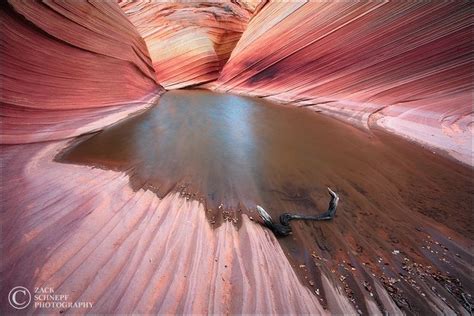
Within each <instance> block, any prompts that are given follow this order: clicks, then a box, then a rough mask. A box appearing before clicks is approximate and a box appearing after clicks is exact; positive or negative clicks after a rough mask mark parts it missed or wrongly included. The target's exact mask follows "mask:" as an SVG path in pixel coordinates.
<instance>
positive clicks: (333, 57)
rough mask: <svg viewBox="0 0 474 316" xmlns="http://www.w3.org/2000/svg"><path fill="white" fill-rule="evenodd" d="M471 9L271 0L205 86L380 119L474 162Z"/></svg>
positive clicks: (360, 119)
mask: <svg viewBox="0 0 474 316" xmlns="http://www.w3.org/2000/svg"><path fill="white" fill-rule="evenodd" d="M470 12H471V10H470V4H469V3H468V2H466V1H458V2H453V3H451V2H449V3H448V2H436V3H434V2H423V3H420V2H412V1H405V2H400V1H398V2H397V1H395V2H370V3H369V2H367V3H358V2H351V1H334V2H330V1H329V2H328V1H325V2H311V3H305V2H291V3H286V2H285V3H283V2H269V3H267V4H266V5H265V6H264V7H263V8H262V9H261V10H260V11H259V12H258V13H257V14H256V15H255V16H254V17H253V18H252V20H251V21H250V23H249V24H248V26H247V28H246V30H245V32H244V34H243V35H242V38H241V39H240V41H239V42H238V44H237V46H236V47H235V49H234V51H233V52H232V55H231V57H230V59H229V61H228V62H227V64H226V65H225V67H224V69H223V70H222V73H221V75H220V77H219V79H218V81H217V83H213V84H211V85H210V86H212V87H214V88H215V89H216V90H218V91H228V92H234V93H244V94H250V95H255V96H261V97H267V98H271V99H275V100H278V101H281V102H288V103H292V104H295V105H298V106H307V107H311V108H312V109H314V110H316V111H321V112H324V113H326V114H329V115H333V116H335V117H338V118H341V119H343V120H345V121H348V122H350V123H352V124H356V125H360V126H364V127H368V126H381V127H383V128H385V129H387V130H389V131H391V132H393V133H395V134H398V135H401V136H405V137H408V138H410V139H412V140H415V141H417V142H419V143H422V144H428V145H431V146H433V147H436V148H439V149H442V150H446V151H448V152H449V154H451V155H452V156H453V157H455V158H456V159H459V160H461V161H463V162H465V163H468V164H471V165H472V144H471V142H472V134H473V110H472V101H473V99H472V89H473V84H472V83H473V76H472V67H473V61H472V58H471V54H472V47H473V37H472V26H471V22H470V21H471V13H470Z"/></svg>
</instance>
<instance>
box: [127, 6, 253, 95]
mask: <svg viewBox="0 0 474 316" xmlns="http://www.w3.org/2000/svg"><path fill="white" fill-rule="evenodd" d="M120 5H121V7H122V9H123V10H124V12H125V13H126V14H127V16H128V18H129V19H130V20H131V21H132V23H133V24H134V25H135V26H136V28H137V30H138V32H139V33H140V34H141V35H142V37H143V38H144V39H145V41H146V43H147V46H148V50H149V51H150V56H151V59H152V61H153V67H154V69H155V71H156V74H157V77H158V78H159V81H160V83H161V84H162V85H163V86H164V87H165V88H166V89H177V88H182V87H186V86H190V85H196V84H199V83H203V82H209V81H213V80H215V79H217V77H218V76H219V72H220V70H221V69H222V67H223V66H224V64H225V63H226V61H227V59H228V58H229V56H230V53H231V51H232V49H233V48H234V46H235V44H236V43H237V41H238V40H239V38H240V36H241V34H242V32H243V31H244V29H245V26H246V24H247V22H248V20H249V19H250V17H251V13H252V11H253V10H254V9H255V4H254V3H252V2H251V1H250V2H249V3H246V2H230V1H229V2H227V1H159V2H158V1H157V2H153V1H152V2H149V1H121V2H120Z"/></svg>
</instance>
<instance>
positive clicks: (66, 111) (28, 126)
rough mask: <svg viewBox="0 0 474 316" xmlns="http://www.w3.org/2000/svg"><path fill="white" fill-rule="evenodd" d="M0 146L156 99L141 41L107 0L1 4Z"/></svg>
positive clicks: (67, 131)
mask: <svg viewBox="0 0 474 316" xmlns="http://www.w3.org/2000/svg"><path fill="white" fill-rule="evenodd" d="M0 23H1V25H0V32H1V33H0V34H1V39H2V41H1V51H0V60H1V72H2V75H1V76H0V86H1V89H2V93H1V95H0V102H1V108H0V113H1V116H2V120H1V134H0V141H1V143H4V144H18V143H31V142H38V141H45V140H51V139H62V138H65V137H71V136H75V135H79V134H81V133H84V132H87V131H88V129H84V126H85V125H87V124H92V125H94V124H93V123H94V121H97V120H100V119H102V118H103V117H105V116H108V117H109V118H111V116H110V114H112V113H115V114H116V116H117V117H119V116H120V117H123V116H124V115H125V114H126V112H127V111H130V110H132V109H133V110H134V111H136V110H137V109H139V108H143V107H144V106H147V105H149V102H150V101H151V102H152V101H153V100H155V99H156V97H157V96H158V94H159V93H160V92H161V91H162V88H161V87H160V86H159V84H158V83H157V81H156V77H155V73H154V71H153V68H152V65H151V61H150V58H149V56H148V51H147V48H146V45H145V43H144V41H143V40H142V39H141V38H140V35H139V34H138V33H137V32H136V30H135V29H134V27H133V25H132V24H131V23H130V22H129V21H128V20H127V18H126V17H125V15H124V14H123V12H122V11H121V10H120V8H119V6H118V5H117V4H116V3H114V2H111V1H108V2H104V1H89V2H86V1H72V2H58V3H56V2H50V1H47V2H36V1H11V2H9V3H8V2H2V4H1V11H0Z"/></svg>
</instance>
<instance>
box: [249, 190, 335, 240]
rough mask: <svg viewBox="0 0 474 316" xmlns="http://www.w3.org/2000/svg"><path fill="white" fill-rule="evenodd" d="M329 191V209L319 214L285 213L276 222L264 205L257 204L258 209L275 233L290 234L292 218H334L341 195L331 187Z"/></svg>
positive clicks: (266, 224) (316, 219)
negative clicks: (278, 221)
mask: <svg viewBox="0 0 474 316" xmlns="http://www.w3.org/2000/svg"><path fill="white" fill-rule="evenodd" d="M328 191H329V195H330V196H331V200H330V201H329V205H328V209H327V211H326V212H324V213H322V214H319V215H313V216H311V215H298V214H290V213H283V214H281V215H280V223H274V222H273V219H272V217H271V216H270V214H268V213H267V212H266V211H265V209H264V208H263V207H261V206H259V205H257V211H258V214H259V215H260V217H261V218H262V220H263V222H264V224H265V226H266V227H268V228H269V229H271V230H272V231H273V233H274V234H275V235H277V236H288V235H289V234H290V233H291V226H290V221H292V220H310V221H327V220H331V219H333V218H334V216H335V214H336V208H337V203H338V202H339V196H338V195H337V194H336V192H334V191H333V190H331V189H330V188H328Z"/></svg>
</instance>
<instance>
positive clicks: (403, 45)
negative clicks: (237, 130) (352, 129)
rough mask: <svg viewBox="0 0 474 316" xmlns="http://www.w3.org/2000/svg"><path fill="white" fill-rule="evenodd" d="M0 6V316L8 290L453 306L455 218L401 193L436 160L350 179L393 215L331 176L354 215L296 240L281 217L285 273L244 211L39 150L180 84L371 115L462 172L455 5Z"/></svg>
mask: <svg viewBox="0 0 474 316" xmlns="http://www.w3.org/2000/svg"><path fill="white" fill-rule="evenodd" d="M0 9H1V10H0V27H1V30H0V37H1V38H0V46H1V50H0V66H1V67H0V89H1V93H0V103H1V106H0V115H1V119H0V144H1V145H0V174H1V180H2V181H0V198H1V203H0V212H1V216H0V228H1V229H0V248H1V253H0V254H1V256H2V260H1V261H0V272H1V288H0V313H1V314H10V313H12V312H13V311H14V310H13V309H12V308H11V307H10V305H9V303H8V300H7V296H8V293H9V291H10V289H11V288H12V287H14V286H18V285H22V286H25V287H28V288H30V289H33V288H35V287H51V288H54V289H55V291H56V292H57V293H63V294H67V295H69V296H70V301H91V302H93V303H94V306H93V307H91V308H87V309H82V310H72V309H71V310H64V309H62V308H56V309H54V312H70V313H77V312H92V313H113V312H116V313H261V314H268V313H287V314H289V313H293V314H296V313H311V314H325V313H335V314H342V313H346V314H347V313H350V314H356V313H358V312H360V310H358V309H359V308H360V309H361V310H363V311H364V312H367V313H371V314H377V313H382V312H385V311H386V312H389V313H394V314H398V313H401V312H402V310H403V311H407V310H410V306H408V307H407V304H408V303H407V302H408V301H407V300H406V299H405V297H404V295H407V294H406V293H416V294H418V293H419V294H420V295H421V296H423V298H417V297H416V295H413V296H415V300H416V302H421V303H419V304H418V303H417V306H422V307H423V308H426V310H425V309H423V310H421V312H426V311H429V312H430V313H448V314H449V313H454V312H458V313H460V314H462V313H464V314H466V315H467V314H468V313H469V309H470V308H471V306H472V297H471V296H469V297H468V296H466V295H465V293H472V282H470V281H472V280H470V272H471V270H472V251H471V249H472V245H473V244H472V236H470V235H469V234H471V232H472V231H471V230H470V228H465V227H464V226H463V227H462V229H461V228H459V229H458V230H456V229H455V228H456V227H455V226H456V225H455V224H456V223H458V222H460V221H463V218H465V217H456V218H454V219H453V218H452V219H451V220H450V223H454V224H450V225H447V224H446V223H443V216H444V217H445V216H449V215H450V213H449V212H448V211H445V209H446V207H445V205H449V203H448V202H446V204H444V203H441V204H442V207H440V206H439V205H437V201H436V200H435V199H430V201H429V202H430V204H429V205H430V207H431V206H432V207H433V208H436V207H440V209H436V211H432V210H431V209H425V208H423V207H422V206H423V204H420V203H419V201H417V200H416V198H413V197H416V196H417V195H416V194H417V193H418V192H423V190H421V189H419V187H418V186H420V184H419V183H418V182H417V181H416V177H420V178H421V177H424V175H425V174H426V173H429V172H432V173H433V174H434V177H435V178H436V181H431V178H429V177H426V178H425V179H424V181H423V182H422V183H423V189H426V190H428V189H430V190H431V189H433V190H435V191H436V190H438V191H437V192H443V190H441V189H440V187H441V185H438V184H439V183H441V182H442V181H444V180H445V179H446V178H445V177H444V174H443V173H442V172H441V171H439V172H433V171H432V170H431V169H430V167H429V166H437V167H439V168H441V169H442V168H443V167H444V166H446V165H448V163H447V162H446V161H445V160H442V159H441V158H440V157H437V159H433V162H432V164H431V165H429V166H424V168H418V169H417V170H418V171H419V173H417V174H413V175H412V174H410V177H409V178H407V179H408V180H406V183H408V184H407V185H405V182H404V181H405V180H402V181H398V182H397V183H395V184H393V182H394V181H392V178H390V177H385V174H384V173H382V172H379V170H377V168H373V170H372V173H370V174H371V175H374V176H373V177H371V178H367V179H365V178H364V181H365V186H368V187H370V188H372V189H374V190H377V188H378V186H379V184H380V183H388V184H387V185H386V186H387V187H389V189H391V190H393V191H394V192H395V193H394V194H393V195H392V196H391V200H392V202H393V203H392V205H395V206H394V208H395V207H397V204H398V203H397V199H400V200H403V201H406V200H409V202H410V203H411V204H410V207H409V208H403V212H402V213H399V214H398V215H397V216H398V217H397V216H394V215H393V214H391V213H390V211H391V210H390V209H389V210H385V209H384V207H386V206H387V203H384V204H383V205H378V204H374V203H373V201H372V200H371V199H370V198H367V191H364V189H363V187H364V185H362V186H359V185H358V184H357V183H356V184H353V183H347V181H346V180H345V179H343V178H344V177H339V178H337V179H338V180H339V181H341V182H342V181H346V183H345V186H346V188H347V190H345V191H346V192H342V193H341V196H343V197H344V199H346V200H344V202H341V209H346V210H351V207H349V206H354V204H351V203H352V202H351V199H349V198H347V197H349V196H350V197H351V198H353V199H360V200H361V201H363V203H366V205H367V208H364V209H362V208H359V209H356V208H355V207H354V208H352V210H353V212H349V211H348V212H347V213H346V214H345V215H344V216H342V217H341V219H343V220H342V221H340V222H342V223H343V225H342V226H331V227H326V228H323V229H317V230H314V231H311V234H312V235H311V236H310V237H311V238H308V235H307V233H308V231H309V230H311V229H312V228H311V227H312V226H309V225H306V224H305V223H298V224H297V225H295V229H294V232H295V235H294V238H296V239H298V240H304V241H305V242H306V244H305V245H308V247H313V248H314V249H315V252H309V250H308V252H305V253H304V255H305V261H304V264H300V265H298V264H297V263H295V262H290V259H289V256H287V254H285V252H284V249H285V248H284V247H282V246H281V244H280V243H279V240H277V239H276V238H275V237H274V236H273V234H272V233H271V232H270V231H268V230H267V229H264V228H263V227H262V226H260V225H258V224H256V223H254V222H251V221H250V217H247V215H243V216H242V217H241V219H242V221H241V226H240V227H239V226H238V225H233V223H231V222H227V221H225V222H223V223H221V225H215V226H213V225H211V224H210V223H209V222H208V221H207V220H206V212H207V210H206V208H205V206H204V205H203V204H202V203H200V202H198V201H196V200H192V199H189V198H187V197H186V198H185V197H183V196H180V195H179V194H177V193H176V192H174V193H171V194H169V195H167V196H165V197H163V198H160V197H158V196H157V195H155V194H154V193H153V192H151V191H148V190H145V189H143V188H142V189H138V190H135V191H134V190H133V189H132V188H131V187H130V184H129V182H130V179H129V178H128V175H127V174H126V173H122V172H118V171H112V170H103V169H98V168H93V167H89V166H80V165H70V164H61V163H58V162H56V161H54V157H55V156H56V155H57V154H58V153H59V152H60V151H61V150H63V149H64V148H65V147H66V146H68V144H69V142H70V139H71V138H72V137H75V136H79V135H82V134H85V133H90V132H92V131H99V130H101V129H103V128H104V127H105V126H107V125H110V124H112V123H114V122H116V121H118V120H120V119H123V118H124V117H126V116H127V115H129V114H132V113H135V112H137V111H139V110H143V109H145V108H146V107H148V106H150V105H152V104H155V103H156V101H157V99H158V97H159V95H160V94H161V93H162V92H164V89H163V87H165V88H168V89H174V88H180V87H188V86H194V85H199V86H200V87H207V88H210V89H215V90H217V91H228V92H231V93H242V94H249V95H254V96H260V97H265V98H269V99H274V100H277V101H279V102H283V103H289V104H294V105H296V106H305V107H309V108H311V109H313V110H315V111H321V112H324V113H325V114H329V115H332V116H335V117H337V118H339V119H343V120H345V121H347V122H350V123H352V124H355V125H358V126H363V127H366V128H367V127H382V128H384V129H387V130H389V131H391V132H393V133H395V134H398V135H401V136H406V137H409V138H410V139H413V140H415V141H417V142H419V143H422V144H428V145H432V146H434V147H436V148H439V149H443V150H448V151H449V153H450V154H451V155H452V156H453V157H455V158H457V159H459V160H461V161H463V162H467V163H470V164H471V165H472V161H470V159H472V145H471V143H470V142H471V141H472V126H473V125H472V113H473V112H472V108H471V106H472V95H471V90H472V74H471V72H472V57H471V55H472V36H471V35H472V34H471V32H470V28H471V27H472V26H471V24H472V23H471V15H472V13H471V12H470V11H471V10H470V7H469V3H468V2H467V1H466V2H464V1H457V2H452V3H444V2H414V1H411V2H410V1H405V2H400V1H394V2H389V3H382V2H362V3H356V2H351V1H332V2H331V1H320V2H298V1H291V2H280V1H274V2H267V1H261V2H260V1H228V2H222V1H191V2H187V1H183V2H177V1H172V2H162V1H160V2H153V1H152V2H129V1H119V3H115V2H112V1H101V0H88V1H85V0H74V1H51V0H44V1H16V0H10V1H8V2H7V1H3V2H2V3H1V4H0ZM73 140H75V138H74V139H73ZM350 154H351V153H350V152H349V153H348V154H347V155H348V156H350ZM360 154H361V155H362V154H363V153H360ZM425 154H426V153H425ZM396 158H397V157H396V155H394V157H393V159H396ZM438 159H439V160H438ZM365 163H366V162H365ZM366 164H367V163H366ZM407 164H409V165H410V167H411V168H415V169H416V167H418V166H419V165H417V164H416V162H410V163H407ZM347 167H348V168H350V165H348V166H347ZM371 167H372V166H370V165H369V166H368V167H367V168H369V169H370V168H371ZM458 167H459V166H458ZM458 167H456V168H454V167H453V168H452V169H449V170H453V172H452V173H450V174H449V175H448V177H447V178H449V180H450V181H452V182H456V180H457V179H458V178H459V179H462V181H457V182H456V185H457V186H455V187H452V188H450V190H451V191H450V192H454V193H453V196H455V193H456V192H455V191H462V193H463V194H462V195H461V194H460V195H459V196H461V197H464V196H465V195H468V194H469V191H466V190H469V188H467V187H468V185H464V184H465V183H468V180H469V179H467V180H466V172H465V169H463V168H464V167H462V168H461V167H459V168H458ZM407 169H408V168H407ZM427 169H428V170H427ZM442 170H446V169H442ZM350 172H353V173H362V175H360V176H361V177H362V176H364V175H367V173H365V174H364V173H363V170H359V169H357V170H350ZM397 172H398V170H396V169H395V170H390V173H391V174H396V173H397ZM390 173H389V174H390ZM377 179H382V180H380V181H378V180H377ZM424 184H426V185H424ZM430 185H431V186H430ZM406 187H409V189H410V190H408V191H409V192H408V193H407V192H406V190H405V189H406ZM431 187H432V188H431ZM361 188H362V189H361ZM417 190H419V191H417ZM338 193H339V192H338ZM431 193H432V192H431ZM345 201H347V204H346V205H345V206H344V204H343V203H346V202H345ZM458 202H459V203H458V204H454V205H465V204H467V203H468V202H469V200H468V199H464V198H463V199H462V201H458ZM402 204H403V203H400V205H402ZM420 205H421V206H420ZM344 207H345V208H344ZM371 208H373V209H376V210H377V211H378V213H376V215H378V217H376V216H373V215H374V213H375V211H374V213H369V212H368V211H367V210H368V209H371ZM400 208H401V206H400ZM456 211H457V212H459V213H462V212H463V209H462V207H460V208H459V209H456ZM400 214H402V215H403V216H402V217H401V218H400ZM433 214H434V215H437V216H438V217H435V216H433ZM427 215H428V216H427ZM463 216H468V214H466V213H465V212H464V213H463ZM367 218H369V219H370V220H372V221H373V222H375V221H377V222H376V223H373V222H370V221H368V222H367ZM360 221H366V222H364V225H367V226H360V225H361V224H360ZM387 223H389V224H387ZM414 223H416V227H415V224H414ZM418 223H420V224H419V226H422V227H418ZM392 224H393V225H392ZM394 225H399V228H400V229H398V228H397V229H396V230H395V229H393V227H392V226H394ZM216 226H218V227H216ZM360 227H368V229H366V230H363V231H362V232H361V233H360V232H359V231H360V229H359V228H360ZM466 227H468V224H467V223H466ZM413 228H414V229H413ZM372 230H374V231H375V233H372ZM464 232H467V233H465V236H463V235H462V233H464ZM356 233H357V234H359V233H360V236H359V237H360V239H357V238H355V237H354V236H356ZM397 234H403V235H404V236H409V238H406V239H401V238H399V237H397V236H398V235H397ZM359 237H358V238H359ZM289 238H292V237H289ZM291 240H292V239H288V243H289V246H288V248H286V249H291V247H290V246H291ZM359 240H362V241H364V243H359ZM340 244H343V246H342V247H338V245H340ZM389 247H391V248H390V249H392V248H393V250H392V251H393V253H387V251H386V250H387V249H389ZM313 248H312V249H313ZM328 248H332V249H335V253H337V255H334V256H332V254H331V253H330V251H329V250H328ZM382 248H383V249H382ZM415 248H416V249H415ZM308 249H309V248H308ZM318 249H319V250H318ZM364 249H369V251H367V250H366V252H364V251H363V250H364ZM380 249H382V250H380ZM400 250H402V251H400ZM405 250H406V251H405ZM405 252H406V253H411V254H412V257H413V258H415V259H416V260H414V259H413V258H412V257H410V256H409V255H407V256H405V255H406V253H405ZM367 254H369V255H367ZM374 254H377V255H380V257H376V256H375V255H374ZM453 254H454V255H453ZM355 256H357V258H358V260H352V259H353V258H354V257H355ZM408 257H410V258H411V259H410V258H408ZM363 259H364V261H362V260H363ZM365 259H367V260H365ZM374 261H376V262H375V263H374ZM328 262H329V263H328ZM352 262H354V263H352ZM371 262H372V263H371ZM433 262H435V263H436V265H435V264H432V263H433ZM310 263H311V264H312V265H314V266H317V267H320V269H321V271H324V273H321V274H320V278H319V279H315V280H313V279H311V280H309V279H304V276H302V275H303V273H301V275H300V274H298V273H296V272H295V271H297V270H295V268H298V267H299V268H300V269H302V270H304V271H306V270H309V269H310V266H309V264H310ZM359 263H360V264H359ZM330 264H333V266H331V265H330ZM332 268H334V269H332ZM444 268H446V269H445V270H443V269H444ZM397 269H398V270H397ZM435 270H436V271H435ZM437 270H442V271H447V270H449V271H454V273H456V275H460V276H461V277H459V278H457V277H453V276H449V275H447V273H445V272H443V273H439V272H438V271H437ZM353 271H355V272H353ZM372 272H374V273H373V274H372ZM375 272H376V273H378V274H377V276H376V274H375ZM397 273H398V274H397ZM379 276H382V277H379ZM471 279H472V278H471ZM401 280H402V281H401ZM427 280H428V281H427ZM309 282H312V284H311V283H309ZM461 283H462V284H463V286H462V285H461ZM399 284H403V286H399ZM323 297H324V299H323ZM356 298H357V299H358V301H357V302H359V303H360V305H357V304H356V303H354V302H356ZM426 302H428V303H426ZM26 311H28V312H31V313H35V312H36V313H41V312H45V310H40V309H36V310H35V307H34V306H33V305H31V306H30V307H29V309H27V310H26ZM46 311H49V312H50V311H51V310H46ZM417 311H418V312H419V313H421V312H420V310H415V312H417ZM426 313H428V312H426Z"/></svg>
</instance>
